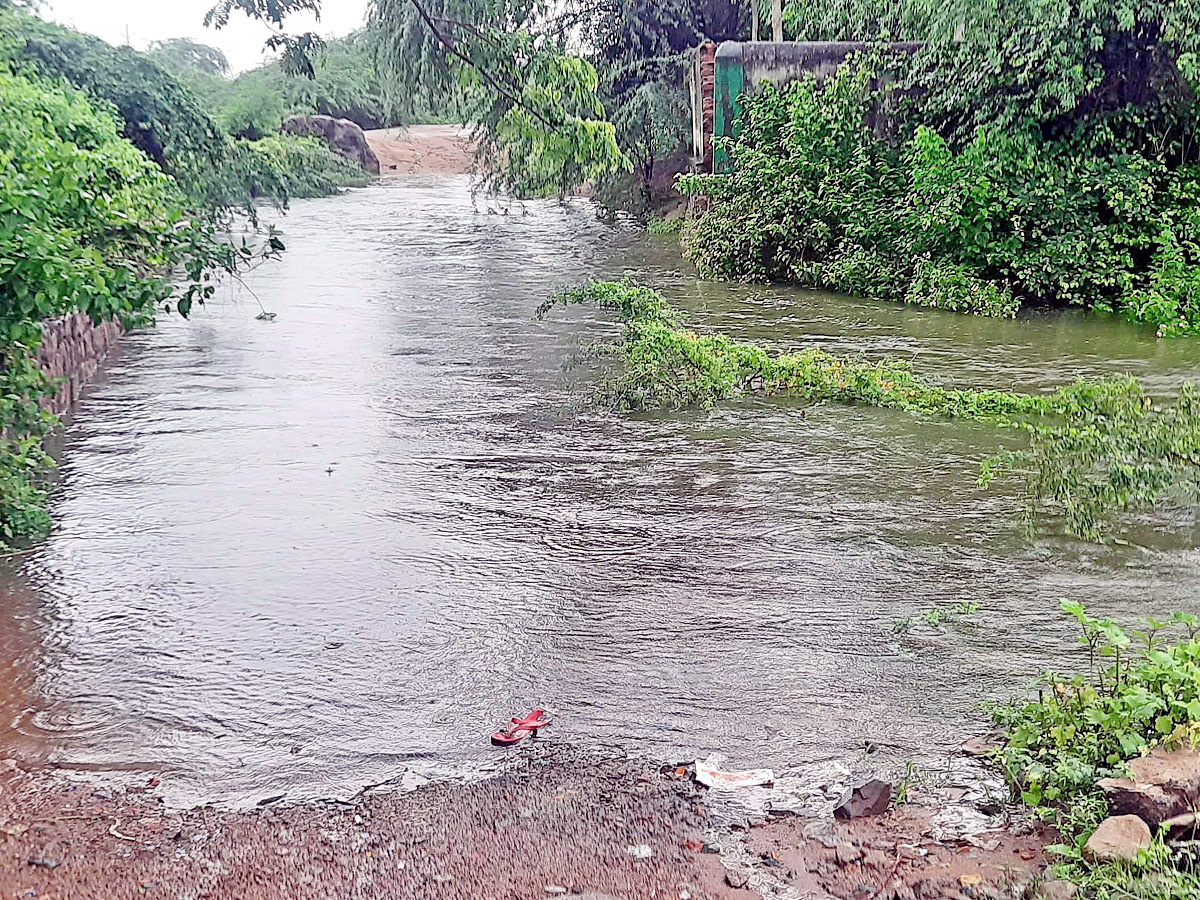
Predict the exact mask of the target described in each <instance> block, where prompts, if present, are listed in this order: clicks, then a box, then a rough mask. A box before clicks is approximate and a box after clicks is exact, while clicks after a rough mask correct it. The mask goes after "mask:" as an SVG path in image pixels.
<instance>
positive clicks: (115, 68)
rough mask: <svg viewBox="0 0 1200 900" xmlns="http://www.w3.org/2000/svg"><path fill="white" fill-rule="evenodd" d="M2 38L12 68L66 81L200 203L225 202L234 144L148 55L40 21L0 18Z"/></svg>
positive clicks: (3, 15)
mask: <svg viewBox="0 0 1200 900" xmlns="http://www.w3.org/2000/svg"><path fill="white" fill-rule="evenodd" d="M0 32H3V33H4V34H5V35H6V36H8V37H9V38H10V39H11V41H12V46H13V48H14V49H13V50H12V51H10V53H9V58H10V61H11V62H14V63H16V64H19V65H22V66H24V67H28V68H31V69H32V70H33V71H34V72H36V73H37V74H39V75H42V76H44V77H46V78H50V79H55V78H62V79H64V80H66V81H67V82H69V83H70V84H72V85H74V86H75V87H78V88H81V89H82V90H84V91H86V92H87V93H88V94H89V95H90V96H92V97H94V98H97V99H100V100H104V101H107V102H108V103H111V104H112V105H113V106H115V107H116V109H117V112H118V113H119V114H120V116H121V119H122V120H123V128H122V131H123V133H124V135H125V137H127V138H128V139H129V140H130V141H132V142H133V144H134V146H136V147H137V148H138V149H139V150H141V151H142V152H143V153H145V154H146V155H147V156H148V157H150V158H151V159H152V160H154V162H156V163H157V164H158V165H159V166H160V167H161V168H162V169H163V171H164V172H166V173H167V174H169V175H171V176H172V177H173V178H174V179H175V180H176V182H177V183H178V184H179V185H180V187H181V188H182V189H183V190H184V191H185V192H187V194H188V195H189V196H191V197H194V198H196V199H197V200H198V201H200V202H208V203H209V205H216V203H215V201H214V200H213V198H214V197H216V196H227V195H228V194H229V193H230V192H231V191H230V188H229V186H228V185H225V184H221V183H220V181H221V179H222V177H223V176H225V175H227V170H226V166H225V163H226V160H227V155H228V149H229V143H228V141H227V139H226V138H225V135H224V134H223V133H222V132H221V130H220V129H219V128H218V127H217V125H216V123H215V122H213V120H212V118H211V117H210V116H209V115H208V114H207V113H206V112H205V111H204V110H203V109H202V108H201V107H200V105H199V104H198V103H197V102H196V99H195V98H194V97H193V96H192V94H191V92H190V91H188V90H187V89H186V88H185V87H184V86H183V85H182V84H180V83H179V81H178V80H177V79H176V78H174V77H173V76H172V75H170V74H169V73H168V72H166V71H165V70H163V69H162V68H161V67H160V66H159V65H157V64H156V63H155V62H153V61H152V60H151V59H150V58H149V57H147V56H146V55H145V54H142V53H138V52H136V51H134V50H132V49H130V48H129V47H113V46H112V45H110V44H106V43H105V42H104V41H102V40H100V39H99V38H96V37H92V36H91V35H87V34H81V33H79V32H77V31H72V30H70V29H68V28H63V27H62V26H59V25H52V24H50V23H49V22H44V21H42V20H41V19H39V18H37V17H35V16H31V15H23V14H20V13H13V12H0Z"/></svg>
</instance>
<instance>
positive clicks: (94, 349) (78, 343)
mask: <svg viewBox="0 0 1200 900" xmlns="http://www.w3.org/2000/svg"><path fill="white" fill-rule="evenodd" d="M122 333H123V329H122V328H121V325H120V323H118V322H104V323H102V324H100V325H96V324H94V323H93V322H92V320H91V318H90V317H89V316H86V315H84V314H83V313H74V314H72V315H69V316H63V317H62V318H59V319H53V320H51V321H49V322H44V323H43V324H42V347H41V350H40V351H39V353H38V361H39V362H40V363H41V366H42V371H43V372H45V373H46V377H47V378H49V379H50V380H51V381H52V382H54V383H55V384H57V385H58V393H57V394H55V395H54V396H53V397H48V398H46V401H45V406H46V408H47V409H49V410H50V411H51V412H54V413H58V414H62V413H64V412H66V411H67V410H68V409H69V408H70V407H71V404H72V403H74V402H75V401H76V400H77V399H79V394H80V392H81V391H82V390H83V388H84V385H86V384H87V383H88V382H89V381H91V380H92V378H94V377H95V375H96V370H97V369H98V368H99V367H100V364H101V363H102V362H104V359H105V357H107V356H108V354H109V353H110V352H112V349H113V347H114V346H115V345H116V343H117V341H118V340H119V339H120V337H121V334H122Z"/></svg>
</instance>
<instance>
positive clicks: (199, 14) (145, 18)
mask: <svg viewBox="0 0 1200 900" xmlns="http://www.w3.org/2000/svg"><path fill="white" fill-rule="evenodd" d="M213 2H214V0H48V2H46V3H45V5H44V6H43V8H42V15H43V16H44V17H45V18H47V19H51V20H53V21H55V22H60V23H62V24H63V25H70V26H71V27H72V28H77V29H79V30H80V31H87V32H90V33H91V34H95V35H99V36H100V37H102V38H104V40H106V41H108V42H109V43H110V44H124V43H125V33H126V29H128V30H129V43H130V44H132V45H133V46H134V47H135V48H136V49H138V50H145V49H146V45H147V44H149V43H150V42H151V41H161V40H166V39H167V38H174V37H187V38H192V39H193V40H196V41H200V42H201V43H204V44H209V45H210V46H213V47H219V48H220V49H221V50H222V51H224V53H225V56H226V57H228V58H229V64H230V65H231V66H232V67H233V69H234V70H235V71H238V72H241V71H244V70H246V69H253V68H254V67H255V66H257V65H258V64H259V63H260V62H261V61H262V59H263V42H264V41H266V39H267V38H268V37H270V32H269V31H268V30H267V28H266V26H265V25H263V24H262V23H258V22H251V21H250V20H249V19H247V18H246V17H245V15H243V14H242V13H239V12H235V13H234V14H233V17H232V18H231V19H230V21H229V25H228V26H226V27H225V28H223V29H221V30H220V31H214V30H213V29H211V28H205V27H204V14H205V13H206V12H208V10H209V9H210V8H211V7H212V5H213ZM367 2H368V0H325V2H324V3H323V4H322V6H323V7H324V9H323V11H322V14H321V21H320V22H319V23H314V22H313V20H312V17H311V16H297V17H296V18H295V20H294V21H292V20H289V22H288V30H289V31H316V32H318V33H319V34H321V35H324V36H326V37H341V36H342V35H346V34H349V33H350V32H351V31H354V30H355V29H357V28H359V27H360V26H361V25H362V24H363V20H364V19H365V17H366V11H367Z"/></svg>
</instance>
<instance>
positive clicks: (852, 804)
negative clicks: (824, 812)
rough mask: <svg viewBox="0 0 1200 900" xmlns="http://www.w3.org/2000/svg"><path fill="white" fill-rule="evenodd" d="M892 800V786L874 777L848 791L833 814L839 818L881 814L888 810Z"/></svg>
mask: <svg viewBox="0 0 1200 900" xmlns="http://www.w3.org/2000/svg"><path fill="white" fill-rule="evenodd" d="M891 802H892V786H891V785H890V784H888V783H887V782H886V781H880V780H878V779H872V780H871V781H867V782H864V783H863V784H860V785H858V786H857V787H854V788H851V789H850V790H849V791H847V792H846V795H845V796H844V797H842V799H841V802H840V803H838V805H837V808H836V809H834V811H833V814H834V815H835V816H837V817H838V818H839V819H857V818H859V817H861V816H880V815H883V814H884V813H885V812H887V809H888V806H889V805H890V804H891Z"/></svg>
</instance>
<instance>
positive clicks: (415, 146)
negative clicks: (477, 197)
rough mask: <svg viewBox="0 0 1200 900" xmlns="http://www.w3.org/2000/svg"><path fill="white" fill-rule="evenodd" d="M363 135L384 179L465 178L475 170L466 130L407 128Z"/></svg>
mask: <svg viewBox="0 0 1200 900" xmlns="http://www.w3.org/2000/svg"><path fill="white" fill-rule="evenodd" d="M366 135H367V143H368V144H369V145H370V147H371V149H372V150H373V151H374V152H375V156H376V157H378V159H379V171H380V174H381V175H384V176H387V175H466V174H468V173H470V172H471V171H472V170H473V168H474V163H475V148H474V146H473V145H472V143H471V138H470V132H469V130H468V129H467V128H466V127H465V126H461V125H410V126H409V127H407V128H383V129H379V130H378V131H368V132H367V133H366Z"/></svg>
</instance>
